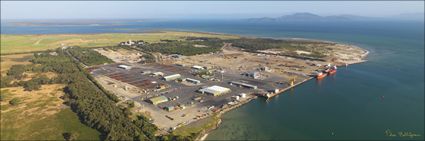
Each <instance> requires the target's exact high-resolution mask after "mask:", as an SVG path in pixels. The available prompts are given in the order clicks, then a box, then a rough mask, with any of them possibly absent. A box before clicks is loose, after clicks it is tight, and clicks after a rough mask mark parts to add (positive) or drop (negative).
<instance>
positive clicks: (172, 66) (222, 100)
mask: <svg viewBox="0 0 425 141" xmlns="http://www.w3.org/2000/svg"><path fill="white" fill-rule="evenodd" d="M124 43H129V42H123V43H122V44H124ZM128 46H131V45H128ZM343 47H344V46H342V47H341V46H338V49H340V50H343V51H347V50H354V51H358V53H359V54H364V53H365V52H362V51H359V50H356V48H348V49H345V50H344V48H343ZM341 48H343V49H341ZM127 49H129V48H127ZM95 51H97V52H99V53H101V54H102V55H104V56H106V57H108V58H110V59H111V60H114V62H115V63H113V64H106V65H100V66H95V67H91V68H89V70H90V73H91V74H92V75H93V76H94V77H95V78H96V80H97V81H98V82H99V83H100V84H101V85H102V86H103V87H104V88H105V89H106V90H108V91H110V92H112V93H113V94H115V95H117V96H118V97H119V99H120V100H121V101H134V102H135V103H136V104H135V106H136V108H137V110H136V111H135V112H140V113H143V114H145V115H146V116H147V117H149V118H150V119H151V121H152V122H153V123H154V124H155V125H156V126H158V127H159V129H161V131H162V132H163V133H166V132H171V131H173V130H175V129H176V128H178V127H181V126H183V125H187V124H189V123H192V122H194V121H197V120H199V119H203V118H206V117H209V116H211V115H215V114H217V113H221V112H224V111H228V110H230V109H232V108H235V107H237V106H240V105H241V104H243V103H246V102H248V101H250V100H252V99H254V98H257V97H259V96H264V97H272V96H275V95H277V94H279V93H281V92H283V91H284V90H286V89H288V88H291V87H293V86H296V85H297V84H300V83H302V82H304V81H306V80H309V79H311V78H313V77H315V76H314V75H315V74H313V73H312V72H317V71H318V70H320V69H321V68H323V66H325V65H326V64H328V63H335V64H338V65H342V64H344V63H347V64H351V63H353V56H349V57H345V58H343V57H340V58H343V59H346V60H345V61H346V62H344V61H341V60H338V61H339V62H337V61H334V62H326V61H320V60H314V59H312V60H309V59H300V58H293V57H288V56H282V55H279V54H276V53H273V52H270V51H271V50H265V51H264V50H262V51H258V52H257V53H254V52H247V51H244V50H242V49H240V48H236V47H233V46H232V44H229V43H224V45H223V47H222V48H221V51H220V52H211V53H207V54H198V55H190V56H184V55H180V54H161V53H157V54H156V55H155V57H156V59H155V60H156V62H155V63H140V62H139V63H137V61H140V58H142V57H141V56H142V54H143V53H142V52H138V51H136V50H133V49H131V51H128V50H127V51H126V49H118V50H109V49H96V50H95ZM274 51H276V50H274ZM296 52H297V53H308V52H306V51H300V50H297V51H296ZM158 54H159V55H158ZM339 54H340V56H341V55H344V52H342V51H341V52H339ZM350 57H351V58H350ZM356 57H357V58H356ZM358 57H360V59H359V58H358ZM361 57H363V56H361V55H360V56H359V55H358V56H354V62H360V61H362V59H361ZM158 58H159V59H158ZM350 59H351V60H350ZM355 59H357V61H355ZM158 60H159V61H158ZM334 60H335V59H334ZM350 61H351V62H350ZM329 67H330V66H329ZM335 68H336V67H335Z"/></svg>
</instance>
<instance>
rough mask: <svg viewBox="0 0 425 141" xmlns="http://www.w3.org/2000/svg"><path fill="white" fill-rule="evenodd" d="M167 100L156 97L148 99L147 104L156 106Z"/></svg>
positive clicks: (163, 97)
mask: <svg viewBox="0 0 425 141" xmlns="http://www.w3.org/2000/svg"><path fill="white" fill-rule="evenodd" d="M167 101H168V98H167V97H165V96H158V97H154V98H151V99H149V102H150V103H152V104H153V105H157V104H159V103H163V102H167Z"/></svg>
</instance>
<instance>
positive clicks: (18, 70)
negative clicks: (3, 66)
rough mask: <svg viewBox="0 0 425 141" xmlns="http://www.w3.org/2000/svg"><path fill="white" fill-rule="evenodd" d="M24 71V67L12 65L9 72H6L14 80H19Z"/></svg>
mask: <svg viewBox="0 0 425 141" xmlns="http://www.w3.org/2000/svg"><path fill="white" fill-rule="evenodd" d="M25 70H26V68H25V65H13V66H12V67H10V69H9V71H7V75H8V76H12V77H13V78H16V79H21V78H22V76H23V73H24V72H25Z"/></svg>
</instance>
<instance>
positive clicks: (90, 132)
mask: <svg viewBox="0 0 425 141" xmlns="http://www.w3.org/2000/svg"><path fill="white" fill-rule="evenodd" d="M20 89H22V88H20ZM1 95H2V96H4V100H3V101H2V102H1V122H0V129H1V130H0V140H63V139H64V138H63V136H62V134H63V133H65V132H70V133H73V134H78V137H77V139H80V140H99V135H100V133H99V132H98V131H96V130H94V129H92V128H90V127H88V126H86V125H84V124H82V123H81V122H80V120H79V118H78V116H77V114H75V113H74V112H72V111H71V110H70V109H69V108H65V109H58V107H57V105H56V104H55V103H57V101H58V100H59V99H58V98H57V97H53V96H51V97H49V96H47V95H46V93H37V94H31V95H46V96H43V97H42V98H40V97H37V98H29V97H31V96H30V95H28V94H25V95H26V96H22V94H21V95H19V94H17V93H14V92H13V91H11V90H8V89H3V90H1ZM13 98H20V99H22V103H21V104H19V105H15V106H13V105H10V104H9V102H8V101H9V100H11V99H13ZM49 112H50V113H49Z"/></svg>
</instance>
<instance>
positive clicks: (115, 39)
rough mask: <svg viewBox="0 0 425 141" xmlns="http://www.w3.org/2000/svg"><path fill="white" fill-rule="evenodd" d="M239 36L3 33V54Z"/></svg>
mask: <svg viewBox="0 0 425 141" xmlns="http://www.w3.org/2000/svg"><path fill="white" fill-rule="evenodd" d="M186 36H192V37H217V38H223V39H229V38H237V36H233V35H223V34H209V33H194V32H176V31H164V32H150V33H108V34H42V35H7V34H2V35H1V54H9V53H23V52H32V51H42V50H47V49H55V48H58V47H61V46H62V45H63V46H81V47H101V46H113V45H117V44H118V43H119V42H123V41H128V40H144V41H147V42H158V41H160V40H161V39H162V40H164V39H169V40H178V39H181V38H182V37H186Z"/></svg>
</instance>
